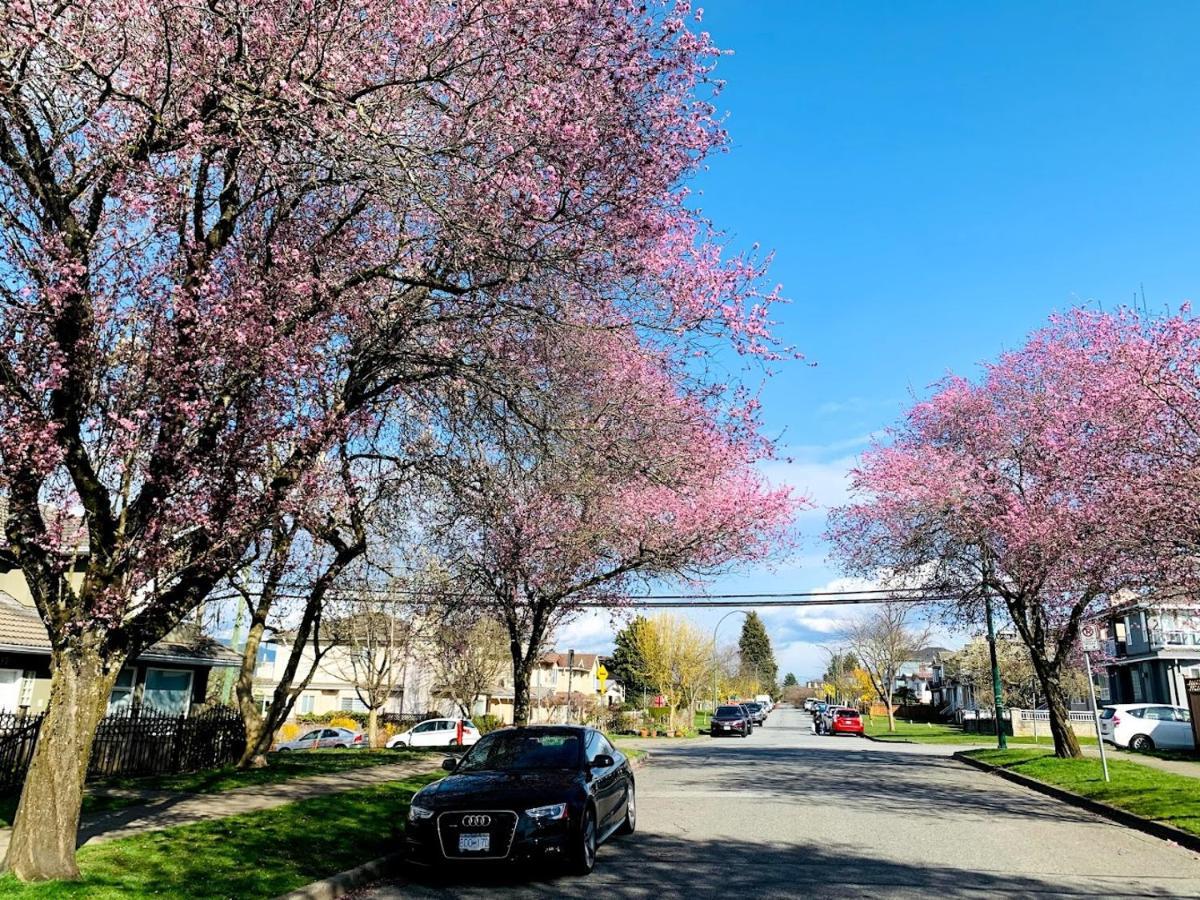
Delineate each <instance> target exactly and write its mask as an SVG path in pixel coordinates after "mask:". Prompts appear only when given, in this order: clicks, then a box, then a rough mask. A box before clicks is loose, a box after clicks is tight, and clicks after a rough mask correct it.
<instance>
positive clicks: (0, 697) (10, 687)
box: [0, 669, 22, 712]
mask: <svg viewBox="0 0 1200 900" xmlns="http://www.w3.org/2000/svg"><path fill="white" fill-rule="evenodd" d="M21 674H22V673H21V670H20V669H0V712H16V711H17V707H18V706H19V705H20V702H21Z"/></svg>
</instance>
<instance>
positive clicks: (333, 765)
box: [0, 750, 424, 825]
mask: <svg viewBox="0 0 1200 900" xmlns="http://www.w3.org/2000/svg"><path fill="white" fill-rule="evenodd" d="M422 756H424V754H421V753H419V752H418V751H396V750H310V751H305V752H303V753H272V754H271V755H270V757H269V759H270V763H271V764H270V765H269V766H267V767H266V768H264V769H246V770H239V769H235V768H234V767H233V766H222V767H221V768H219V769H208V770H206V771H203V772H188V773H184V774H182V775H154V776H150V777H145V778H111V779H108V780H107V781H103V782H96V783H95V784H92V785H89V788H88V790H89V793H87V794H86V795H85V796H84V798H83V811H84V813H91V812H105V811H108V810H114V809H123V808H124V807H127V806H132V805H134V804H136V803H139V802H141V801H140V800H139V799H138V798H137V797H135V796H122V795H120V794H106V793H105V791H106V790H109V789H116V790H148V791H178V792H180V793H189V794H217V793H221V792H222V791H231V790H233V789H234V788H240V787H250V786H252V785H260V784H279V783H280V782H283V781H291V780H292V779H293V778H304V777H306V776H308V775H326V774H329V773H334V772H346V771H349V770H351V769H361V768H364V767H367V766H379V765H384V764H386V763H395V762H403V761H405V760H409V759H417V758H421V757H422ZM17 800H18V795H17V794H8V795H5V796H0V825H10V824H12V817H13V816H14V815H15V814H16V811H17Z"/></svg>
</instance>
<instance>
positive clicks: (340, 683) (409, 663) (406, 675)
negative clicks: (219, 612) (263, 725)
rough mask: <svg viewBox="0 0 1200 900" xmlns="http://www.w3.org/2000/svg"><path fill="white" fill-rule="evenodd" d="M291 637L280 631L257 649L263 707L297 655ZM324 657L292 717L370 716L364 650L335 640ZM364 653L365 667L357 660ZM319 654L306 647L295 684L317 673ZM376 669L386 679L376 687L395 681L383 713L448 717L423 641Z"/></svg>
mask: <svg viewBox="0 0 1200 900" xmlns="http://www.w3.org/2000/svg"><path fill="white" fill-rule="evenodd" d="M294 637H295V635H294V634H293V633H292V632H278V633H276V634H273V635H270V636H269V637H268V638H265V639H264V640H263V642H262V643H261V644H260V645H259V648H258V662H257V665H256V666H255V669H254V696H255V698H256V699H257V700H258V702H259V703H260V704H262V706H263V708H264V709H265V708H266V705H267V704H268V703H270V700H271V697H272V695H273V694H274V692H275V688H276V687H277V686H278V685H279V682H280V680H281V679H282V676H283V673H284V669H285V668H286V667H287V664H288V657H289V655H290V654H291V652H292V641H293V639H294ZM321 650H322V651H323V652H322V656H321V659H320V661H319V662H317V665H316V670H315V671H313V676H312V679H311V680H310V681H309V683H308V685H307V686H306V687H305V688H304V690H303V691H301V692H300V695H299V696H298V697H297V698H296V702H295V704H294V705H293V706H292V712H291V715H290V718H292V719H295V718H297V717H298V716H302V715H308V714H314V715H322V714H325V713H331V712H366V711H367V706H366V704H365V703H363V700H362V697H363V695H364V694H365V693H366V691H365V690H364V691H363V692H362V693H360V690H359V684H360V683H362V682H363V676H362V675H361V674H360V673H362V672H363V666H362V664H361V654H362V653H363V650H362V648H361V647H358V646H354V645H351V644H348V643H343V642H337V641H333V642H331V643H330V645H329V646H328V647H326V646H322V647H321ZM355 654H359V656H360V662H359V663H358V664H357V668H356V661H355V658H354V657H355ZM315 658H316V651H315V650H314V649H313V645H312V642H311V641H309V642H307V643H305V645H304V648H303V650H302V651H301V657H300V663H299V666H298V667H297V669H296V680H297V681H299V680H300V679H302V678H303V677H304V676H305V675H306V674H307V673H308V672H309V671H311V670H312V669H313V661H314V659H315ZM370 668H374V669H375V670H376V671H377V672H379V673H380V675H381V676H382V677H383V678H384V679H385V680H384V681H380V682H377V683H378V684H380V685H382V686H384V687H385V688H386V681H387V680H390V681H392V682H393V684H392V688H391V691H390V696H389V697H388V700H387V702H386V703H385V704H384V706H383V707H382V708H381V709H380V712H383V713H392V714H395V715H414V714H415V715H420V714H423V713H426V712H431V711H434V710H437V711H439V712H442V713H447V714H448V713H449V712H450V709H449V706H448V704H447V703H446V702H445V701H437V700H436V699H435V695H434V694H435V692H434V687H435V685H434V673H433V667H432V665H431V664H430V663H429V660H428V658H427V655H426V654H425V652H424V646H423V644H422V643H420V639H414V640H412V641H410V642H408V645H407V646H405V647H404V649H403V650H399V649H397V651H396V652H395V653H394V657H393V658H390V659H389V658H388V656H384V655H381V656H380V657H379V665H378V667H375V666H370Z"/></svg>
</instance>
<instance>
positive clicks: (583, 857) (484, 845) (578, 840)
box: [405, 725, 637, 875]
mask: <svg viewBox="0 0 1200 900" xmlns="http://www.w3.org/2000/svg"><path fill="white" fill-rule="evenodd" d="M443 766H444V767H445V768H446V769H448V770H449V772H450V774H449V775H447V776H446V777H445V778H443V779H441V780H440V781H436V782H434V783H433V784H431V785H428V786H426V787H424V788H422V789H421V790H420V791H418V792H417V793H416V795H415V796H414V797H413V799H412V805H411V806H410V807H409V810H408V826H407V828H406V830H405V845H406V847H405V849H406V853H407V856H408V858H409V860H411V861H413V862H416V863H424V864H437V863H444V862H447V861H449V862H459V861H462V860H481V861H492V862H498V861H512V862H519V861H529V860H561V861H562V862H564V863H566V864H567V865H568V866H569V867H570V869H571V870H572V871H573V872H575V873H576V874H580V875H586V874H587V873H589V872H591V871H592V868H593V867H594V866H595V864H596V849H597V848H598V847H599V846H600V844H601V843H602V842H603V841H604V840H605V839H607V838H608V837H609V836H610V835H612V834H616V833H624V834H629V833H632V832H633V830H634V827H635V826H636V824H637V802H636V799H635V791H634V780H633V771H632V769H631V768H630V765H629V761H628V760H627V759H626V758H625V756H624V755H623V754H622V753H621V752H620V751H619V750H617V749H616V748H614V747H613V745H612V744H610V743H609V742H608V739H607V738H605V736H604V735H603V734H601V733H600V732H598V731H596V730H594V729H591V728H584V727H579V726H572V725H535V726H525V727H519V728H504V729H501V730H499V731H493V732H492V733H491V734H487V735H484V736H483V737H482V738H480V739H479V742H478V743H477V744H475V746H473V747H472V748H471V749H470V750H468V751H467V753H466V755H465V756H463V757H462V758H461V759H455V758H454V757H449V758H448V759H446V761H445V762H444V763H443Z"/></svg>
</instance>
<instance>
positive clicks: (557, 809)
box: [525, 803, 567, 819]
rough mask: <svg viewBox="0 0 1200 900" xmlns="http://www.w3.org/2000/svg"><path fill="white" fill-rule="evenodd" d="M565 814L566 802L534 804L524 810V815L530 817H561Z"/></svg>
mask: <svg viewBox="0 0 1200 900" xmlns="http://www.w3.org/2000/svg"><path fill="white" fill-rule="evenodd" d="M566 814H567V804H565V803H554V804H551V805H550V806H535V807H534V808H533V809H527V810H525V815H527V816H529V818H531V819H561V818H563V816H565V815H566Z"/></svg>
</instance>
